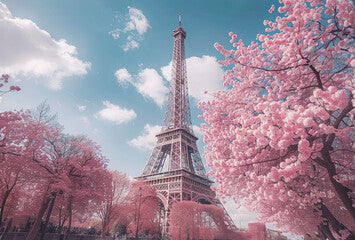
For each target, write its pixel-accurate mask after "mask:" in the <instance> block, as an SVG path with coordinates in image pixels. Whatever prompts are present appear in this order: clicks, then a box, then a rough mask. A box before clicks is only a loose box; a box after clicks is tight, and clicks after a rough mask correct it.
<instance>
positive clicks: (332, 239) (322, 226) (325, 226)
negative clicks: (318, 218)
mask: <svg viewBox="0 0 355 240" xmlns="http://www.w3.org/2000/svg"><path fill="white" fill-rule="evenodd" d="M318 229H319V230H320V234H321V235H323V236H324V237H326V239H329V240H336V239H335V237H334V236H333V234H332V233H331V231H330V229H329V226H328V223H325V222H323V223H321V224H319V226H318Z"/></svg>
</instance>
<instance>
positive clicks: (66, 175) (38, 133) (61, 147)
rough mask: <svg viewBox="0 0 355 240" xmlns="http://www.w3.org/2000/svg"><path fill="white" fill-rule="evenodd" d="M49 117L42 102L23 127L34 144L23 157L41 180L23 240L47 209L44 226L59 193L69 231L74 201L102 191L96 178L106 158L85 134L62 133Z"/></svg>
mask: <svg viewBox="0 0 355 240" xmlns="http://www.w3.org/2000/svg"><path fill="white" fill-rule="evenodd" d="M52 119H53V115H50V114H49V108H48V106H47V105H45V104H43V105H42V106H40V108H39V111H37V112H36V114H34V120H33V121H32V124H31V125H30V124H28V126H27V127H28V128H30V129H31V132H32V135H29V136H27V138H28V143H30V145H36V146H37V147H36V148H35V149H33V151H31V152H30V153H29V154H28V156H27V158H28V159H30V160H31V161H32V162H33V164H35V166H36V167H37V168H38V169H39V175H40V177H41V178H42V182H44V184H43V191H42V202H41V204H40V208H39V211H38V213H37V216H36V221H35V223H34V225H33V228H32V229H31V231H30V232H29V234H28V235H27V237H26V239H27V240H32V239H35V238H36V235H37V233H38V231H39V227H40V224H41V222H42V218H43V216H44V214H45V212H46V211H47V217H46V221H45V226H46V223H47V222H48V221H49V219H50V215H51V212H52V209H53V207H54V205H55V200H56V197H57V196H58V195H59V194H63V193H66V194H67V196H68V203H67V204H68V206H67V211H68V218H69V220H68V221H69V223H68V225H69V228H68V231H69V230H70V226H71V222H72V212H73V204H74V202H75V201H76V200H78V201H79V199H80V201H83V199H85V200H86V201H90V200H92V197H93V196H98V195H100V194H101V193H102V188H101V187H100V182H99V179H100V178H101V177H102V174H104V173H105V168H106V161H107V160H106V159H105V158H104V157H103V156H102V155H101V151H100V147H99V146H98V145H96V144H95V143H93V142H92V141H91V140H89V139H87V138H86V137H83V136H70V135H66V134H63V133H62V127H61V126H59V125H58V124H57V123H53V122H52ZM47 209H48V210H47ZM44 231H45V227H44ZM44 231H43V232H44Z"/></svg>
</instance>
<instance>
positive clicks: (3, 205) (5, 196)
mask: <svg viewBox="0 0 355 240" xmlns="http://www.w3.org/2000/svg"><path fill="white" fill-rule="evenodd" d="M9 195H10V190H7V191H6V192H5V195H4V198H3V199H2V202H1V210H0V233H1V228H2V216H3V215H4V209H5V204H6V201H7V198H8V197H9Z"/></svg>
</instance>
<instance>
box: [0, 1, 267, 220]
mask: <svg viewBox="0 0 355 240" xmlns="http://www.w3.org/2000/svg"><path fill="white" fill-rule="evenodd" d="M271 4H272V3H271V2H270V1H262V0H238V1H236V0H219V1H211V0H204V1H202V0H194V1H191V0H189V1H166V0H154V1H153V0H151V1H148V0H145V1H143V0H141V1H119V0H105V1H103V0H75V1H72V0H71V1H69V0H61V1H45V0H31V1H26V0H0V53H1V57H0V73H5V72H6V73H9V74H10V75H11V81H13V82H16V84H17V85H19V86H20V87H21V88H22V90H21V91H20V92H16V93H11V94H7V95H5V96H3V98H2V99H1V103H0V110H1V111H4V110H13V109H22V108H23V109H33V108H34V107H35V106H37V105H38V104H39V103H40V102H42V101H44V100H46V101H47V102H48V103H49V104H50V106H51V108H52V110H53V111H54V112H58V115H59V122H60V123H61V124H62V125H63V126H64V127H65V131H66V132H67V133H71V134H86V135H88V136H89V137H90V138H92V139H93V140H94V141H96V142H97V143H98V144H100V145H101V146H102V151H103V153H104V155H105V156H106V157H108V158H109V159H110V162H109V167H110V168H111V169H117V170H120V171H123V172H126V173H128V174H129V175H130V176H132V177H135V176H139V175H140V173H141V171H142V170H143V168H144V166H145V164H146V162H147V160H148V157H149V154H150V151H151V148H152V147H153V146H154V135H155V133H157V131H159V129H160V128H159V126H160V125H161V124H162V121H163V116H164V110H165V104H166V99H167V89H168V86H169V81H168V80H169V66H168V65H169V62H170V61H171V58H172V51H173V37H172V31H173V30H174V29H175V28H176V27H177V25H178V13H182V26H183V28H184V30H185V31H186V32H187V38H186V41H185V46H186V58H187V69H188V70H187V71H188V81H189V91H190V95H191V98H190V103H191V111H192V122H193V124H194V125H195V127H194V129H195V133H196V135H197V136H198V137H199V138H200V140H199V142H198V146H199V148H200V152H201V154H202V153H203V143H202V138H203V137H202V135H201V133H200V131H199V129H198V126H199V125H200V124H201V122H202V121H201V120H200V119H198V118H197V116H198V115H199V114H200V113H201V112H200V110H199V109H197V102H198V101H200V100H201V99H208V97H209V95H208V94H207V95H204V94H203V92H204V91H205V90H207V91H208V92H210V93H211V92H213V91H216V90H218V89H221V88H222V80H221V78H222V75H223V69H222V68H221V67H220V66H219V65H218V63H217V60H221V59H222V56H221V54H219V53H218V52H217V51H216V50H215V49H214V47H213V45H214V43H215V42H218V43H220V44H222V45H223V46H225V47H227V48H231V44H230V43H229V36H228V33H229V32H230V31H233V32H235V33H237V34H238V38H241V39H243V40H244V41H245V42H247V43H249V42H251V41H254V40H255V38H256V35H257V34H258V33H262V32H263V31H264V28H265V27H264V25H263V20H264V19H270V18H271V16H270V15H269V14H268V12H267V10H268V9H269V8H270V6H271ZM227 207H229V208H232V203H228V206H227ZM243 211H244V210H241V211H239V216H238V217H239V219H238V221H237V224H238V225H239V223H241V224H242V225H244V226H245V224H246V223H247V221H249V220H250V219H255V215H253V214H250V213H247V212H245V213H244V212H243ZM243 214H244V215H243Z"/></svg>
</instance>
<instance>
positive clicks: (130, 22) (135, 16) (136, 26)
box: [109, 6, 150, 52]
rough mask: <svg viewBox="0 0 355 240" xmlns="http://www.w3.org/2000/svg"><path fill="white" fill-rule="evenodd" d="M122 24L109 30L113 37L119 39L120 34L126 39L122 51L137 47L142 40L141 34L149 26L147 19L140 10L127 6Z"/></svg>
mask: <svg viewBox="0 0 355 240" xmlns="http://www.w3.org/2000/svg"><path fill="white" fill-rule="evenodd" d="M126 18H127V19H126V21H123V22H125V23H124V26H122V27H120V28H116V29H114V30H112V31H110V32H109V34H110V35H111V36H112V37H113V38H114V39H115V40H117V39H119V38H120V37H121V36H122V35H123V36H124V39H126V41H125V42H124V44H123V45H122V49H123V51H125V52H126V51H129V50H132V49H138V48H139V45H140V42H141V41H143V35H144V33H146V32H147V30H148V28H150V25H149V21H148V19H147V18H146V16H144V14H143V12H142V10H139V9H137V8H134V7H129V6H128V15H127V17H126Z"/></svg>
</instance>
